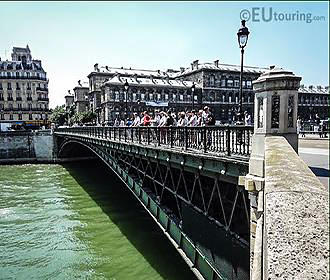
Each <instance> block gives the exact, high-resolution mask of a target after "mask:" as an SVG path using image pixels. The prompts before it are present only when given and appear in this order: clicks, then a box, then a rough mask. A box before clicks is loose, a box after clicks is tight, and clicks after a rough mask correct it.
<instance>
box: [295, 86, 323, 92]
mask: <svg viewBox="0 0 330 280" xmlns="http://www.w3.org/2000/svg"><path fill="white" fill-rule="evenodd" d="M298 91H299V92H300V93H318V94H319V93H322V94H329V86H312V85H311V86H305V85H300V88H299V89H298Z"/></svg>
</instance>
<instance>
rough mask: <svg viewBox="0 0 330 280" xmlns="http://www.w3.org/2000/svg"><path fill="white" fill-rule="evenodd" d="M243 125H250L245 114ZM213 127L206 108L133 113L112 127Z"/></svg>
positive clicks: (211, 118) (249, 120) (211, 117)
mask: <svg viewBox="0 0 330 280" xmlns="http://www.w3.org/2000/svg"><path fill="white" fill-rule="evenodd" d="M244 122H245V125H251V123H252V122H251V115H249V114H248V113H247V112H245V114H244ZM211 125H215V117H214V115H213V113H212V112H211V109H210V108H209V107H208V106H205V107H204V109H203V110H198V111H196V110H191V111H187V112H184V111H182V112H179V113H174V112H172V111H171V110H168V111H166V112H165V111H159V110H155V112H154V114H152V113H148V112H147V111H144V112H143V113H141V114H138V113H133V118H128V119H127V120H124V119H120V117H119V116H118V117H117V118H116V119H115V122H114V126H130V127H138V126H154V127H155V126H156V127H162V126H177V127H185V126H211Z"/></svg>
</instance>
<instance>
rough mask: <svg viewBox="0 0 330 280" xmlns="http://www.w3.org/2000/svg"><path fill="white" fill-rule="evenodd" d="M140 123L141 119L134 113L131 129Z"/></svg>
mask: <svg viewBox="0 0 330 280" xmlns="http://www.w3.org/2000/svg"><path fill="white" fill-rule="evenodd" d="M140 123H141V119H140V117H139V115H138V114H137V113H134V121H133V123H132V125H131V126H132V127H135V126H140Z"/></svg>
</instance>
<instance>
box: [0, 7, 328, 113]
mask: <svg viewBox="0 0 330 280" xmlns="http://www.w3.org/2000/svg"><path fill="white" fill-rule="evenodd" d="M0 11H1V13H0V14H1V23H0V25H1V27H0V57H1V59H2V60H5V59H6V58H7V59H9V60H10V54H11V51H12V48H13V47H14V46H15V47H25V46H26V45H27V44H28V45H29V47H30V50H31V53H32V56H33V58H35V59H40V60H41V61H42V65H43V67H44V69H45V71H46V72H47V75H48V78H49V98H50V108H54V107H55V106H56V105H61V104H64V102H65V100H64V96H65V95H66V94H67V92H68V90H71V92H72V89H73V88H74V87H75V86H76V85H77V81H78V80H82V81H86V82H87V81H88V79H87V75H88V74H89V73H90V72H92V70H93V65H94V64H95V63H99V65H100V66H102V65H108V66H112V67H121V66H123V67H132V68H137V69H154V70H158V69H160V70H167V69H179V68H180V67H189V66H190V63H191V62H192V61H194V60H196V59H198V60H199V61H200V62H213V61H214V60H216V59H219V61H220V63H228V64H236V65H239V64H240V50H239V48H238V43H237V35H236V34H237V31H238V29H239V27H240V21H241V19H247V22H246V26H247V27H248V28H249V31H250V36H249V40H248V43H247V46H246V48H245V55H244V65H249V66H260V67H269V66H270V65H276V66H278V67H282V68H285V69H289V70H292V71H293V72H294V73H295V74H296V75H298V76H301V77H302V82H301V83H303V84H305V85H310V84H312V85H323V86H325V85H329V35H328V34H329V30H328V26H329V4H328V3H327V2H315V1H313V2H245V1H244V2H104V1H101V2H88V1H86V2H78V1H77V2H67V1H66V2H53V1H51V2H40V1H38V2H24V1H23V2H11V1H10V2H9V1H8V2H0ZM263 11H264V17H262V12H263ZM292 14H296V16H295V17H293V16H292ZM270 15H272V17H270ZM308 17H311V18H312V20H311V21H307V20H306V18H308Z"/></svg>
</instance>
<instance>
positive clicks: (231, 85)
mask: <svg viewBox="0 0 330 280" xmlns="http://www.w3.org/2000/svg"><path fill="white" fill-rule="evenodd" d="M233 85H234V81H233V80H232V79H229V80H227V86H228V87H233Z"/></svg>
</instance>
